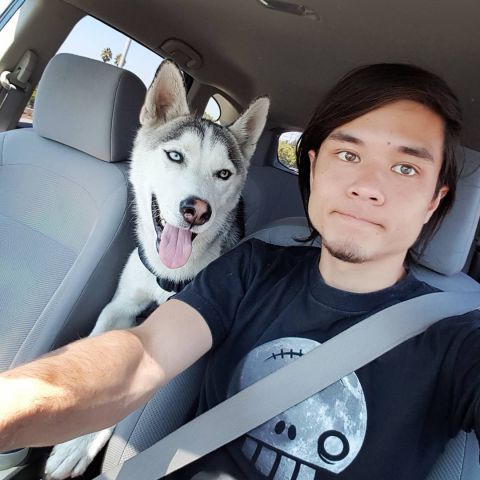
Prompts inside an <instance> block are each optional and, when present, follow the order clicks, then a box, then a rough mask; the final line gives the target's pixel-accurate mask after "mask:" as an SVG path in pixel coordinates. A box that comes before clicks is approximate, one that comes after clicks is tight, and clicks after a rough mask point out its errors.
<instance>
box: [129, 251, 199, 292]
mask: <svg viewBox="0 0 480 480" xmlns="http://www.w3.org/2000/svg"><path fill="white" fill-rule="evenodd" d="M138 256H139V257H140V261H141V262H142V263H143V266H144V267H145V268H146V269H147V270H148V271H149V272H150V273H151V274H152V275H154V276H155V278H156V279H157V284H158V286H159V287H160V288H161V289H162V290H165V291H166V292H175V293H178V292H181V291H182V290H183V289H184V288H185V287H186V286H187V285H188V284H189V283H190V282H191V281H192V279H191V278H190V279H188V280H180V281H178V282H175V281H174V280H170V279H169V278H165V277H159V276H158V275H157V274H156V273H155V270H154V269H153V267H152V266H151V265H150V263H149V262H148V260H147V257H146V255H145V251H144V250H143V247H142V246H141V245H139V246H138Z"/></svg>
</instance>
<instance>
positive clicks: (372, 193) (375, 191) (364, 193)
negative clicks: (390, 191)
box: [348, 172, 385, 205]
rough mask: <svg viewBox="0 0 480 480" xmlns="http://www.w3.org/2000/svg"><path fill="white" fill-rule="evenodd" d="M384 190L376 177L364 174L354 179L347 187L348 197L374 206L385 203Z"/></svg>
mask: <svg viewBox="0 0 480 480" xmlns="http://www.w3.org/2000/svg"><path fill="white" fill-rule="evenodd" d="M383 192H384V188H383V187H382V182H381V180H380V178H378V176H377V175H375V174H373V173H368V172H365V174H364V175H362V176H361V177H358V178H357V179H355V181H354V182H353V183H352V184H351V185H350V186H349V187H348V196H349V197H351V198H356V199H358V200H364V201H367V202H369V203H372V204H374V205H383V204H384V202H385V195H384V193H383Z"/></svg>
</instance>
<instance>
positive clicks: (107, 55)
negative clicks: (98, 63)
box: [100, 47, 112, 63]
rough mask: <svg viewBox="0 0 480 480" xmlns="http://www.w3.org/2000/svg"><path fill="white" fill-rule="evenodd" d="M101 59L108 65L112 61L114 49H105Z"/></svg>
mask: <svg viewBox="0 0 480 480" xmlns="http://www.w3.org/2000/svg"><path fill="white" fill-rule="evenodd" d="M100 57H101V58H102V60H103V61H104V62H105V63H107V62H109V61H110V60H111V59H112V49H111V48H108V47H107V48H104V49H103V50H102V53H100Z"/></svg>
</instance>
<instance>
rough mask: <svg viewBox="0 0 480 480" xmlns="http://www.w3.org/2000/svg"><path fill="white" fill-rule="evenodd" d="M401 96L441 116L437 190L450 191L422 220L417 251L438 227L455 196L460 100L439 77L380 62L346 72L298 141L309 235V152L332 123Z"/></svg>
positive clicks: (313, 233) (333, 126)
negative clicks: (444, 188) (441, 150)
mask: <svg viewBox="0 0 480 480" xmlns="http://www.w3.org/2000/svg"><path fill="white" fill-rule="evenodd" d="M399 100H412V101H414V102H418V103H420V104H422V105H425V106H426V107H427V108H429V109H430V110H432V111H433V112H435V113H437V114H438V115H439V116H440V117H441V118H442V119H443V121H444V125H445V135H444V148H443V161H442V166H441V170H440V173H439V176H438V181H437V186H436V189H435V193H436V194H437V193H438V191H439V189H440V188H441V187H442V186H443V185H446V186H447V187H448V188H449V190H448V193H447V194H446V196H445V197H444V198H443V200H442V202H440V205H439V207H438V208H437V210H436V211H435V213H434V214H433V215H432V217H431V219H430V221H429V222H428V223H427V224H426V225H424V227H423V229H422V231H421V233H420V235H419V237H418V240H417V242H416V244H415V250H416V251H417V252H419V253H420V254H421V253H422V252H423V250H424V248H425V246H426V244H427V243H428V241H429V240H430V239H431V237H432V235H433V234H434V233H435V231H436V230H437V228H438V227H439V225H440V223H441V221H442V220H443V218H444V217H445V215H446V214H447V212H448V210H449V209H450V208H451V206H452V204H453V200H454V198H455V188H456V184H457V179H458V173H457V172H458V169H457V164H456V159H455V147H456V145H457V143H458V137H459V135H460V130H461V123H462V114H461V110H460V106H459V102H458V99H457V97H456V96H455V94H454V93H453V92H452V91H451V90H450V88H449V87H448V85H447V84H446V83H445V82H444V81H443V80H442V79H441V78H440V77H438V76H436V75H434V74H433V73H430V72H427V71H425V70H423V69H421V68H419V67H416V66H413V65H406V64H388V63H380V64H376V65H369V66H364V67H360V68H356V69H355V70H352V71H351V72H350V73H348V74H347V75H346V76H344V77H343V78H342V79H341V80H340V81H339V82H338V83H337V84H336V85H335V86H334V87H333V89H332V90H330V92H329V93H328V94H327V95H326V97H325V98H324V99H323V101H322V102H321V103H320V104H319V105H318V107H317V108H316V110H315V112H314V113H313V116H312V118H311V120H310V122H309V123H308V126H307V128H306V129H305V131H304V132H303V134H302V136H301V138H300V141H299V143H298V145H297V167H298V179H299V184H300V192H301V194H302V199H303V206H304V209H305V212H306V215H307V219H308V223H309V226H310V230H311V234H310V236H309V237H308V239H307V240H313V239H314V238H316V237H317V236H318V235H319V234H318V232H317V231H316V230H315V228H314V227H313V225H312V223H311V221H310V217H309V215H308V200H309V197H310V159H309V156H308V152H309V151H310V150H314V151H315V152H317V153H318V150H319V148H320V146H321V144H322V143H323V141H324V140H325V139H326V138H327V137H328V135H330V133H331V132H332V131H333V130H335V129H336V128H338V127H340V126H341V125H344V124H345V123H348V122H350V121H352V120H354V119H356V118H358V117H360V116H362V115H364V114H366V113H368V112H371V111H372V110H375V109H377V108H379V107H382V106H385V105H387V104H389V103H392V102H396V101H399Z"/></svg>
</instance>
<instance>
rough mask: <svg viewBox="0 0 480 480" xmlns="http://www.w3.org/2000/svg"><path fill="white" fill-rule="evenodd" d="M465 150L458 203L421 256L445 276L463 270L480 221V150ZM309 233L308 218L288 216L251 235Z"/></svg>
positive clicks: (278, 241) (287, 237)
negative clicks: (479, 151)
mask: <svg viewBox="0 0 480 480" xmlns="http://www.w3.org/2000/svg"><path fill="white" fill-rule="evenodd" d="M461 150H462V151H461V152H459V153H460V163H461V164H462V169H461V176H460V179H459V182H458V184H457V191H456V198H455V202H454V205H453V207H452V209H451V210H450V212H449V213H448V214H447V216H446V217H445V219H444V220H443V222H442V224H441V225H440V228H439V229H438V231H437V233H436V234H435V236H434V237H433V238H432V240H431V241H430V242H429V244H428V246H427V248H426V249H425V251H424V253H423V256H422V257H421V258H419V263H420V265H422V266H424V267H426V268H428V269H429V270H433V271H434V272H437V273H441V274H443V275H453V274H456V273H459V272H461V271H462V269H463V267H464V266H465V263H466V261H467V258H468V255H469V253H470V250H471V247H472V243H473V240H474V238H475V232H476V229H477V226H478V224H479V220H480V153H477V152H475V151H473V150H469V149H467V148H465V149H461ZM463 155H464V157H465V161H464V162H462V160H463V158H462V156H463ZM309 233H310V232H309V229H308V224H307V220H306V219H305V218H303V217H288V218H282V219H279V220H276V221H275V222H272V223H270V224H269V225H267V226H266V227H264V228H262V229H260V230H259V231H257V232H255V233H254V234H252V235H250V237H255V238H258V239H260V240H263V241H265V242H268V243H273V244H275V245H305V243H304V244H302V243H298V242H295V240H294V239H295V238H306V237H307V236H308V235H309ZM314 244H315V245H319V244H320V242H319V241H317V242H315V243H314Z"/></svg>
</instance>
